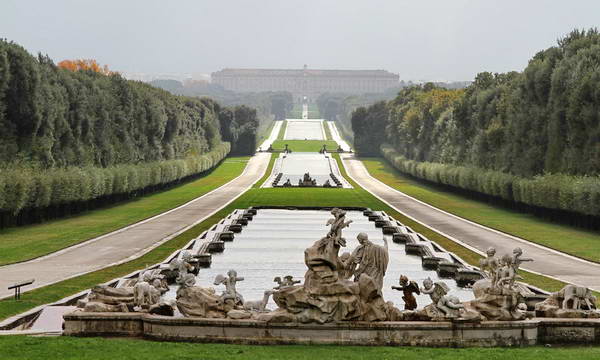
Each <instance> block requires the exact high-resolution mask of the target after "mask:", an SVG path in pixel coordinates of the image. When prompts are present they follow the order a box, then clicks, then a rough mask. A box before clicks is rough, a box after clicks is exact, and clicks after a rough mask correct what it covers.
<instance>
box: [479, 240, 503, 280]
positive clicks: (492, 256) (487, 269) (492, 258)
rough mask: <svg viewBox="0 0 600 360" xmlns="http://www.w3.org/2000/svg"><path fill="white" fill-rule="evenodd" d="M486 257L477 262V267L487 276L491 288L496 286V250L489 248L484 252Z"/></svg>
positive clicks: (497, 266) (498, 264) (497, 265)
mask: <svg viewBox="0 0 600 360" xmlns="http://www.w3.org/2000/svg"><path fill="white" fill-rule="evenodd" d="M486 255H487V257H486V258H485V259H481V260H480V261H479V267H480V268H481V270H482V271H483V272H484V273H485V274H486V275H487V276H488V278H489V279H490V281H491V283H492V286H496V281H497V279H496V272H497V270H498V268H500V261H499V260H498V258H496V249H494V248H493V247H490V248H489V249H487V251H486Z"/></svg>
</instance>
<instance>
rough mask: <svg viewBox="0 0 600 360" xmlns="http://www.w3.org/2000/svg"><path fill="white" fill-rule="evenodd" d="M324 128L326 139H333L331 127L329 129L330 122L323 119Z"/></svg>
mask: <svg viewBox="0 0 600 360" xmlns="http://www.w3.org/2000/svg"><path fill="white" fill-rule="evenodd" d="M323 129H324V130H325V139H327V140H333V138H332V137H331V129H329V124H327V120H323ZM336 144H337V142H336ZM336 148H337V146H336Z"/></svg>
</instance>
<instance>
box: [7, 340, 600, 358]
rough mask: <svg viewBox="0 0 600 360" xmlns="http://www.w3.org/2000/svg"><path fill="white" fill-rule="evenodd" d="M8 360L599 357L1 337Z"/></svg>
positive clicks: (593, 351) (567, 351)
mask: <svg viewBox="0 0 600 360" xmlns="http://www.w3.org/2000/svg"><path fill="white" fill-rule="evenodd" d="M0 348H1V349H2V353H3V354H5V355H6V358H10V359H15V360H19V359H48V360H52V359H61V360H63V359H65V360H66V359H77V360H79V359H90V360H113V359H133V360H135V359H141V360H153V359H157V360H171V359H174V360H181V359H203V360H223V359H240V360H246V359H247V360H253V359H261V360H262V359H290V360H295V359H297V360H306V359H320V358H322V359H330V360H335V359H340V360H353V359H382V360H388V359H403V360H424V359H437V360H456V359H470V360H499V359H508V358H513V359H519V360H530V359H545V360H573V359H577V360H584V359H597V358H598V357H600V347H597V346H578V347H552V348H550V347H541V346H532V347H521V348H519V347H516V348H458V349H456V348H452V349H451V348H422V347H391V346H333V345H234V344H194V343H172V342H160V341H151V340H141V339H116V338H113V339H107V338H76V337H69V336H61V337H28V336H1V337H0Z"/></svg>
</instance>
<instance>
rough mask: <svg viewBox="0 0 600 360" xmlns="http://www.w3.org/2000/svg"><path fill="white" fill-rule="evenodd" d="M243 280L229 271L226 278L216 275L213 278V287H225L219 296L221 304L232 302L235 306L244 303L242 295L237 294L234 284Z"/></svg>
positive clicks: (232, 271) (233, 271) (235, 273)
mask: <svg viewBox="0 0 600 360" xmlns="http://www.w3.org/2000/svg"><path fill="white" fill-rule="evenodd" d="M243 280H244V278H243V277H238V276H237V272H236V271H235V270H229V271H228V272H227V276H226V277H225V276H223V275H217V276H216V277H215V281H214V284H215V285H225V291H224V292H223V293H222V294H221V299H222V300H223V302H226V301H227V300H232V301H233V303H234V304H235V305H237V304H243V303H244V297H243V296H242V294H240V293H239V292H237V290H236V288H235V285H236V283H237V282H238V281H243Z"/></svg>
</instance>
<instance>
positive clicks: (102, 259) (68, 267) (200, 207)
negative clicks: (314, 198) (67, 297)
mask: <svg viewBox="0 0 600 360" xmlns="http://www.w3.org/2000/svg"><path fill="white" fill-rule="evenodd" d="M270 158H271V154H270V153H258V154H257V155H255V156H253V157H252V158H250V160H249V161H248V164H247V165H246V168H245V169H244V172H243V173H242V174H241V175H240V176H238V177H237V178H235V179H233V180H232V181H230V182H228V183H227V184H225V185H223V186H221V187H219V188H217V189H215V190H213V191H211V192H209V193H207V194H205V195H203V196H201V197H198V198H196V199H194V200H192V201H190V202H188V203H186V204H184V205H182V206H180V207H177V208H175V209H172V210H170V211H167V212H165V213H162V214H160V215H157V216H155V217H152V218H150V219H147V220H144V221H141V222H139V223H136V224H133V225H130V226H128V227H125V228H123V229H120V230H117V231H114V232H112V233H109V234H106V235H103V236H100V237H97V238H95V239H92V240H89V241H86V242H84V243H81V244H78V245H76V246H73V247H69V248H66V249H63V250H60V251H58V252H55V253H52V254H50V255H47V256H44V257H40V258H37V259H34V260H31V261H27V262H23V263H19V264H13V265H6V266H2V267H0V298H4V297H7V296H10V295H12V294H13V292H12V291H9V290H7V287H8V286H9V285H11V284H13V283H15V282H18V281H22V280H25V279H30V278H35V283H34V284H33V286H28V287H26V288H25V289H26V290H32V289H34V288H38V287H42V286H45V285H49V284H53V283H56V282H59V281H61V280H64V279H67V278H71V277H74V276H78V275H81V274H85V273H88V272H92V271H95V270H99V269H102V268H105V267H107V266H110V265H114V264H117V263H122V262H126V261H129V260H131V259H134V258H136V257H139V256H141V255H142V254H144V253H146V252H148V251H150V250H151V249H153V248H154V247H156V246H158V245H160V244H162V243H163V242H165V241H167V240H169V239H171V238H173V237H175V236H177V235H178V234H180V233H182V232H184V231H185V230H187V229H189V228H190V227H192V226H194V225H196V224H198V223H200V222H202V221H203V220H204V219H205V218H207V217H209V216H211V215H212V214H213V213H215V212H216V211H218V210H220V209H221V208H223V207H225V206H226V205H227V204H229V203H230V202H232V201H233V200H235V199H236V198H237V197H238V196H240V195H241V194H242V193H243V192H244V191H246V190H247V189H248V188H249V187H250V186H251V185H252V184H254V182H256V181H257V180H258V179H260V178H261V177H262V176H263V174H264V172H265V171H266V169H267V165H268V164H269V160H270Z"/></svg>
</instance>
